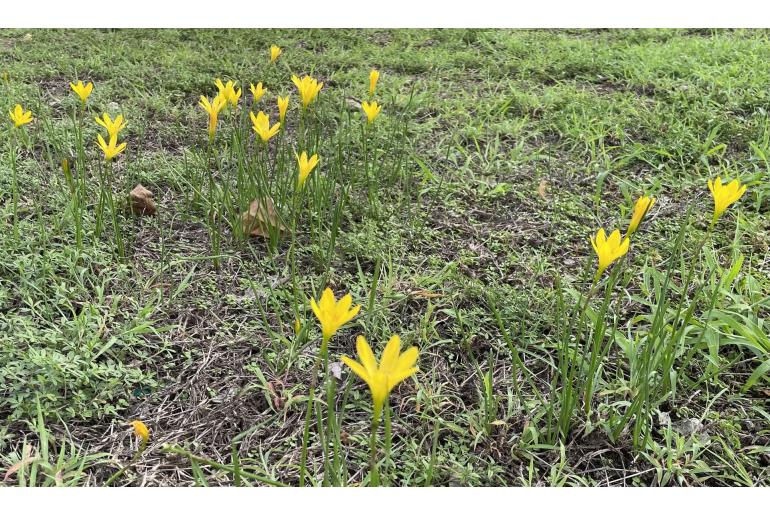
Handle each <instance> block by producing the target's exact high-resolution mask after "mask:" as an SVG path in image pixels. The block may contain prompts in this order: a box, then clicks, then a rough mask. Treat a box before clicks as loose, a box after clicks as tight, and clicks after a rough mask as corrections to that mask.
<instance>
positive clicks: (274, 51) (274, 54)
mask: <svg viewBox="0 0 770 515" xmlns="http://www.w3.org/2000/svg"><path fill="white" fill-rule="evenodd" d="M282 53H283V50H281V47H279V46H278V45H272V46H271V47H270V62H271V63H274V62H275V61H276V59H278V56H279V55H281V54H282Z"/></svg>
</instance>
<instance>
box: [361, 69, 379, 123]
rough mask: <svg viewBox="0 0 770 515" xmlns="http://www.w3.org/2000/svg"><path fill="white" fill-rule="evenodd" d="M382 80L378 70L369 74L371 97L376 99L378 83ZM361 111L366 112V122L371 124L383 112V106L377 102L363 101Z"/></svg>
mask: <svg viewBox="0 0 770 515" xmlns="http://www.w3.org/2000/svg"><path fill="white" fill-rule="evenodd" d="M378 80H380V72H379V71H377V70H372V71H371V72H369V96H370V97H374V92H375V91H376V90H377V81H378ZM361 109H363V110H364V114H365V115H366V122H367V123H369V124H371V123H373V122H374V120H375V118H377V117H378V116H379V115H380V111H381V110H382V106H381V105H380V104H378V103H377V101H376V100H372V101H371V102H369V101H366V100H365V101H363V102H361Z"/></svg>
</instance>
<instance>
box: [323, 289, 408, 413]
mask: <svg viewBox="0 0 770 515" xmlns="http://www.w3.org/2000/svg"><path fill="white" fill-rule="evenodd" d="M310 307H311V308H312V309H313V313H315V316H316V317H317V318H318V321H319V322H320V323H321V333H322V338H323V340H322V352H325V350H326V346H327V345H328V343H329V340H331V338H332V336H334V334H335V333H336V332H337V331H338V330H339V329H340V328H341V327H342V326H344V325H345V324H347V323H348V322H350V321H351V320H352V319H353V318H354V317H355V316H356V315H357V314H358V312H359V311H360V310H361V306H353V297H352V296H351V295H350V294H349V293H348V294H347V295H345V296H344V297H342V298H341V299H340V300H339V301H337V300H336V299H335V297H334V293H333V292H332V290H331V289H329V288H326V289H325V290H324V292H323V294H322V295H321V300H320V301H319V302H316V301H315V299H310ZM356 351H357V353H358V359H359V361H355V360H353V359H351V358H349V357H348V356H342V357H341V359H342V362H343V363H345V364H346V365H347V366H348V367H350V369H351V370H352V371H353V372H354V373H355V374H356V375H357V376H358V377H360V378H361V379H362V380H363V381H364V382H365V383H366V384H367V385H368V386H369V391H370V392H371V395H372V405H373V408H374V411H373V415H374V418H373V420H374V421H377V420H379V417H380V414H381V413H382V407H383V406H384V405H385V401H386V400H387V398H388V395H389V394H390V392H391V391H392V390H393V388H395V387H396V386H397V385H398V384H399V383H400V382H402V381H404V380H405V379H408V378H409V377H411V376H412V375H414V374H415V373H417V371H418V368H417V367H416V366H415V365H416V363H417V358H418V354H419V353H418V351H417V347H410V348H409V349H407V350H406V351H405V352H403V353H402V352H401V338H400V337H399V336H397V335H393V336H391V338H390V340H389V341H388V344H387V345H386V346H385V350H383V352H382V356H381V357H380V360H379V362H378V361H377V359H376V358H375V357H374V353H373V352H372V348H371V347H370V346H369V343H368V342H367V341H366V338H365V337H364V336H363V335H360V336H358V338H357V339H356Z"/></svg>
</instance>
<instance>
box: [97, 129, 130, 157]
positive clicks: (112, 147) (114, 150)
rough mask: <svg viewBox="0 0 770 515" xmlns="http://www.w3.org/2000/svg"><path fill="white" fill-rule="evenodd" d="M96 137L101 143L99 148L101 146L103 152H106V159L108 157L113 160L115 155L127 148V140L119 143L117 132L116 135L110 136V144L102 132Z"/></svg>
mask: <svg viewBox="0 0 770 515" xmlns="http://www.w3.org/2000/svg"><path fill="white" fill-rule="evenodd" d="M96 138H97V142H98V143H99V148H101V149H102V152H104V159H106V160H107V161H112V160H113V158H114V157H115V156H117V155H118V154H120V153H121V152H123V151H124V150H125V149H126V142H125V141H124V142H123V143H121V144H120V145H118V136H117V134H116V135H114V136H110V143H109V145H108V144H107V143H105V142H104V138H102V135H101V134H98V135H97V136H96Z"/></svg>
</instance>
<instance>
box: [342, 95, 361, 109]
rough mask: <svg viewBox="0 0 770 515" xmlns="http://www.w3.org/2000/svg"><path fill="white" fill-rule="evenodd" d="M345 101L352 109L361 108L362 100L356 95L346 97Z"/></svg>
mask: <svg viewBox="0 0 770 515" xmlns="http://www.w3.org/2000/svg"><path fill="white" fill-rule="evenodd" d="M345 103H346V104H347V105H348V109H350V110H352V111H358V110H359V109H361V101H360V100H358V99H357V98H355V97H345Z"/></svg>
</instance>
